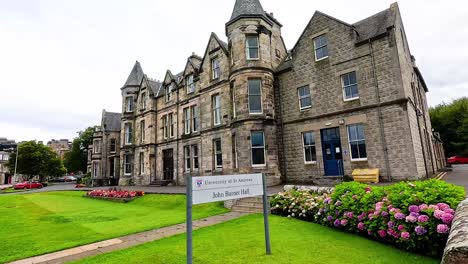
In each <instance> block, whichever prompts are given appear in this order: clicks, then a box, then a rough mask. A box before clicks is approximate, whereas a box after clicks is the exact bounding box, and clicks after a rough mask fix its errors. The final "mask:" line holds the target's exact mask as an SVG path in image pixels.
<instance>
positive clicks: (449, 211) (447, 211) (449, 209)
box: [444, 208, 455, 215]
mask: <svg viewBox="0 0 468 264" xmlns="http://www.w3.org/2000/svg"><path fill="white" fill-rule="evenodd" d="M444 212H446V213H449V214H453V215H454V214H455V210H453V209H452V208H448V209H445V210H444Z"/></svg>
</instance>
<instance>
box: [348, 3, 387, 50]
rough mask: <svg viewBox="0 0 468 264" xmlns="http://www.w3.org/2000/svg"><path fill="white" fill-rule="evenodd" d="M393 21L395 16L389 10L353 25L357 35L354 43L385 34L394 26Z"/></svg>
mask: <svg viewBox="0 0 468 264" xmlns="http://www.w3.org/2000/svg"><path fill="white" fill-rule="evenodd" d="M395 19H396V17H395V14H394V13H393V12H392V10H391V9H390V8H389V9H386V10H384V11H382V12H379V13H377V14H375V15H373V16H370V17H368V18H366V19H363V20H361V21H359V22H356V23H354V24H353V26H354V28H355V29H356V31H357V33H358V38H357V40H356V42H357V43H359V42H363V41H366V40H369V39H372V38H376V37H379V36H381V35H384V34H386V33H387V30H388V28H391V27H393V26H394V25H395Z"/></svg>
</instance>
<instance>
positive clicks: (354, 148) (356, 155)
mask: <svg viewBox="0 0 468 264" xmlns="http://www.w3.org/2000/svg"><path fill="white" fill-rule="evenodd" d="M351 157H352V158H353V159H359V148H358V143H357V142H351Z"/></svg>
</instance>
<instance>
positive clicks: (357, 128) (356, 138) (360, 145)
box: [348, 124, 367, 160]
mask: <svg viewBox="0 0 468 264" xmlns="http://www.w3.org/2000/svg"><path fill="white" fill-rule="evenodd" d="M348 138H349V145H350V149H351V159H352V160H365V159H367V150H366V138H365V135H364V125H363V124H355V125H349V126H348Z"/></svg>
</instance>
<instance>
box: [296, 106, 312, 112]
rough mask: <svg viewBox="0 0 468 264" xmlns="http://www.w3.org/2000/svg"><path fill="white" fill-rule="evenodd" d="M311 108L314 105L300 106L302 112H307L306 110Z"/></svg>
mask: <svg viewBox="0 0 468 264" xmlns="http://www.w3.org/2000/svg"><path fill="white" fill-rule="evenodd" d="M310 109H312V106H307V107H303V108H299V110H300V111H301V112H306V111H308V110H310Z"/></svg>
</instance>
